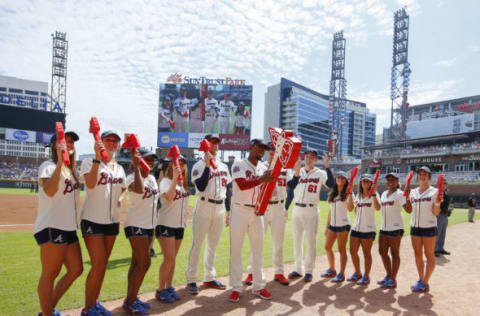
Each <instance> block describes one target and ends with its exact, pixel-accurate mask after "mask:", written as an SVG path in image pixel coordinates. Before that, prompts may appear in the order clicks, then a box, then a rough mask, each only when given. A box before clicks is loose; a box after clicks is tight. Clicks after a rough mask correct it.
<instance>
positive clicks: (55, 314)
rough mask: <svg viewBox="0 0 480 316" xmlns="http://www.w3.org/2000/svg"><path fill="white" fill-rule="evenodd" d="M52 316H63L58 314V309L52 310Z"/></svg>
mask: <svg viewBox="0 0 480 316" xmlns="http://www.w3.org/2000/svg"><path fill="white" fill-rule="evenodd" d="M53 316H65V315H64V314H62V313H60V311H59V310H58V309H54V310H53Z"/></svg>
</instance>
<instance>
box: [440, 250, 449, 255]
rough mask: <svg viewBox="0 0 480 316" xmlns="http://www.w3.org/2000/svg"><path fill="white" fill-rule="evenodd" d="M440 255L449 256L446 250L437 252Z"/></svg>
mask: <svg viewBox="0 0 480 316" xmlns="http://www.w3.org/2000/svg"><path fill="white" fill-rule="evenodd" d="M439 252H440V253H441V254H442V255H449V254H450V252H448V251H446V250H442V251H439Z"/></svg>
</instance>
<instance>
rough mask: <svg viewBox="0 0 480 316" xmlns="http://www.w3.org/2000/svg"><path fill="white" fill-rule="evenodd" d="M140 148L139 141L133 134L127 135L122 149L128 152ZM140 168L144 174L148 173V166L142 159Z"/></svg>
mask: <svg viewBox="0 0 480 316" xmlns="http://www.w3.org/2000/svg"><path fill="white" fill-rule="evenodd" d="M139 147H140V141H139V140H138V137H137V135H135V134H127V136H126V137H125V142H124V143H123V145H122V148H129V149H130V150H133V151H137V149H138V148H139ZM140 167H142V169H143V170H144V171H145V172H150V167H149V166H148V164H147V163H146V162H145V160H144V159H143V158H141V159H140Z"/></svg>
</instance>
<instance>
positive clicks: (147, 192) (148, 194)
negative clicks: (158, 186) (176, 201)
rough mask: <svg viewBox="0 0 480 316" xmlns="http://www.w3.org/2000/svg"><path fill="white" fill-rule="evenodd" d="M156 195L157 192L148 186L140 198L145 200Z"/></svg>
mask: <svg viewBox="0 0 480 316" xmlns="http://www.w3.org/2000/svg"><path fill="white" fill-rule="evenodd" d="M157 194H158V191H157V190H155V189H153V188H150V187H148V186H145V193H143V196H142V199H143V200H145V199H149V198H151V197H152V196H154V195H157Z"/></svg>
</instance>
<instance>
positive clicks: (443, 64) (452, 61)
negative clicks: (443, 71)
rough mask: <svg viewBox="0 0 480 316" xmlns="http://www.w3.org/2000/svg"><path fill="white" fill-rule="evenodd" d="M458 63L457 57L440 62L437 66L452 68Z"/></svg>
mask: <svg viewBox="0 0 480 316" xmlns="http://www.w3.org/2000/svg"><path fill="white" fill-rule="evenodd" d="M456 62H457V57H453V58H450V59H444V60H440V61H438V62H436V63H435V65H437V66H440V67H452V66H453V65H455V63H456Z"/></svg>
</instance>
